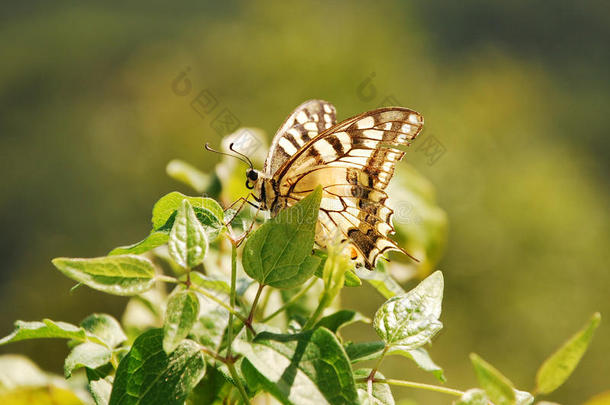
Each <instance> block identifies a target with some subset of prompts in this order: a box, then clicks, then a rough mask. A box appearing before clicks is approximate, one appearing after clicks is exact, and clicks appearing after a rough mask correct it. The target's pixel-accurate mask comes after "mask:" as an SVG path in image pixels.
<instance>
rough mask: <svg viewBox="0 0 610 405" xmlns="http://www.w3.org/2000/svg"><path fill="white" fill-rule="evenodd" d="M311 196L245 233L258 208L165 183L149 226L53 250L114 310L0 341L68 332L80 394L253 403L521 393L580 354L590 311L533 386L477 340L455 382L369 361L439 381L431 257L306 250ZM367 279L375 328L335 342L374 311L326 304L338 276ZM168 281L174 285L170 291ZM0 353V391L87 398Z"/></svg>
mask: <svg viewBox="0 0 610 405" xmlns="http://www.w3.org/2000/svg"><path fill="white" fill-rule="evenodd" d="M224 164H227V162H224ZM171 167H172V173H173V175H174V176H175V177H177V178H180V179H182V180H183V181H185V182H187V183H188V184H191V185H194V184H198V185H199V186H196V187H197V188H198V189H199V191H203V189H205V190H207V191H208V192H209V193H212V194H215V195H216V196H220V195H221V194H222V192H228V191H230V190H229V187H228V186H226V185H227V184H231V182H230V181H226V180H225V184H224V187H222V191H220V190H219V189H218V185H219V183H222V181H221V180H220V179H219V178H214V177H213V176H212V177H210V176H207V175H205V174H203V173H199V172H197V171H196V170H195V169H193V168H192V167H190V166H188V165H185V164H182V163H181V162H172V164H171ZM233 169H235V168H233ZM233 172H235V170H233ZM414 184H415V185H414ZM416 185H417V186H416ZM418 186H419V188H418ZM213 190H215V191H213ZM408 190H409V191H410V192H411V194H412V198H414V200H415V201H420V205H422V206H426V204H428V205H429V207H428V208H427V209H428V211H429V212H436V213H438V211H434V210H435V208H434V207H433V203H432V200H431V199H429V198H428V199H427V198H424V197H422V195H424V194H425V193H423V192H422V191H421V190H422V187H421V183H418V182H417V181H415V182H412V184H411V185H410V187H409V188H408ZM320 198H321V189H319V188H318V189H317V190H315V191H314V192H313V193H311V194H310V195H309V196H308V197H306V198H305V199H304V200H302V201H301V202H300V203H298V204H297V205H295V206H293V207H291V208H288V209H285V210H283V211H281V212H280V213H279V215H278V216H277V217H275V218H273V219H270V220H266V221H264V223H262V224H261V225H260V226H259V227H258V228H257V229H256V230H255V231H253V232H251V233H250V234H248V235H247V236H246V232H245V231H246V230H247V228H248V226H247V225H243V226H241V227H240V226H239V224H247V223H248V221H253V220H255V219H254V218H249V219H248V218H247V216H245V214H239V215H238V216H237V217H236V218H235V219H234V220H233V221H232V222H231V224H227V223H226V222H227V220H228V219H229V218H232V217H234V216H235V215H236V214H237V213H236V212H233V211H231V212H224V211H223V209H222V208H221V206H220V204H219V203H218V202H217V201H216V200H215V199H212V198H203V197H188V196H185V195H183V194H181V193H178V192H173V193H170V194H168V195H166V196H164V197H163V198H161V199H160V200H159V201H158V202H157V203H156V204H155V206H154V208H153V213H152V231H151V233H150V234H149V236H148V237H146V238H145V239H144V240H142V241H141V242H138V243H136V244H133V245H130V246H124V247H119V248H116V249H114V250H112V251H111V252H110V253H109V254H108V255H107V256H104V257H98V258H90V259H80V258H57V259H54V260H53V264H54V265H55V266H56V267H57V269H59V270H60V271H61V272H62V273H64V274H65V275H66V276H68V277H70V278H71V279H73V280H75V281H76V282H78V285H81V284H84V285H86V286H89V287H91V288H93V289H96V290H99V291H103V292H106V293H109V294H115V295H125V296H131V297H133V298H132V299H131V301H130V302H129V304H128V306H127V308H126V312H125V315H124V317H123V321H122V324H121V323H119V322H118V321H117V320H115V319H114V318H113V317H111V316H109V315H106V314H93V315H91V316H89V317H87V318H86V319H85V320H83V321H82V322H81V323H80V325H72V324H68V323H64V322H55V321H51V320H48V319H45V320H43V321H42V322H22V321H18V322H17V323H16V325H15V326H16V328H15V330H14V332H13V333H12V334H10V335H9V336H7V337H5V338H3V339H2V340H0V344H6V343H9V342H15V341H19V340H25V339H35V338H63V339H67V340H68V341H69V347H70V353H69V354H68V356H67V357H66V360H65V364H64V374H65V377H66V378H70V377H71V376H72V375H73V373H81V374H82V373H83V372H84V375H85V376H86V380H87V382H86V385H87V389H88V391H89V393H90V395H91V397H89V400H90V399H91V398H92V399H93V401H95V403H96V404H98V405H102V404H104V405H105V404H110V405H115V404H121V405H122V404H163V405H168V404H182V403H184V402H185V401H186V402H187V403H189V404H214V403H233V402H241V403H250V401H251V399H252V398H253V397H256V396H257V395H269V394H270V395H273V396H274V397H275V398H276V399H277V400H279V401H280V402H281V403H285V404H316V405H317V404H324V403H329V404H357V403H360V404H394V399H393V396H392V392H391V388H390V387H391V386H392V385H395V386H404V387H411V388H415V389H425V390H432V391H437V392H441V393H445V394H448V395H450V396H453V397H455V398H454V399H455V402H454V403H455V404H462V405H466V404H470V405H474V404H487V403H490V402H492V403H494V404H496V405H504V404H519V405H523V404H532V403H533V402H534V395H538V394H548V393H550V392H552V391H553V390H555V389H556V388H557V387H559V386H560V385H561V384H562V383H563V382H564V381H565V380H566V379H567V378H568V377H569V375H570V373H571V372H572V371H573V369H574V368H575V367H576V365H577V363H578V362H579V360H580V358H581V357H582V355H583V354H584V352H585V350H586V348H587V346H588V344H589V342H590V340H591V337H592V335H593V332H594V330H595V328H596V327H597V325H598V323H599V321H600V316H599V314H595V315H594V316H593V318H592V319H591V321H590V322H589V323H588V325H587V326H586V327H585V328H584V329H583V330H582V331H580V332H578V333H577V334H576V335H575V336H574V337H573V338H572V339H570V340H569V341H568V342H567V343H566V344H564V345H563V346H562V347H561V348H560V349H559V350H558V351H556V352H555V354H553V355H552V356H551V357H550V358H549V359H548V360H547V361H546V362H545V363H544V364H543V365H542V366H541V368H540V370H539V371H538V375H537V380H536V388H535V389H534V390H533V393H528V392H524V391H519V390H516V389H515V388H514V386H513V384H512V383H511V382H510V381H509V380H508V379H507V378H506V377H504V376H503V375H502V374H501V373H500V372H499V371H497V370H496V369H495V368H493V367H492V366H491V365H489V364H488V363H487V362H485V361H484V360H482V359H481V358H480V357H479V356H477V355H475V354H473V355H472V356H471V360H472V363H473V366H474V370H475V373H476V375H477V377H478V379H479V382H480V386H481V388H480V389H479V388H474V389H471V390H468V391H466V392H464V391H461V390H457V389H452V388H447V387H445V386H444V385H430V384H423V383H417V382H412V381H404V380H398V379H393V378H386V377H385V376H384V375H382V374H381V372H380V371H379V368H380V365H381V363H382V361H383V359H384V358H385V357H386V356H389V355H399V356H403V357H406V358H407V359H409V360H410V361H413V362H414V363H415V364H417V366H419V367H420V368H422V369H424V370H426V371H429V372H431V373H432V374H433V375H434V376H436V378H437V379H438V380H439V381H440V382H441V383H444V382H445V377H444V375H443V370H442V369H441V368H440V367H439V366H438V365H436V364H435V363H434V362H433V361H432V359H431V357H430V355H429V354H428V352H427V350H426V349H425V348H424V346H425V345H427V344H429V343H430V342H431V340H432V338H433V337H434V335H435V334H436V333H437V332H438V331H439V330H440V329H441V328H442V323H441V322H440V320H439V318H440V315H441V303H442V297H443V276H442V273H441V272H440V271H436V272H434V273H432V274H431V275H429V276H428V277H427V278H425V279H424V280H423V281H422V282H421V283H419V285H417V286H416V287H415V288H413V289H412V290H410V291H404V290H403V289H402V287H401V286H400V285H399V284H398V283H397V282H396V281H395V280H394V279H393V278H392V277H391V275H390V273H389V272H388V271H387V269H386V268H385V267H384V266H383V265H380V266H379V267H378V269H377V270H376V271H375V272H372V273H367V271H366V270H365V271H359V270H356V269H354V268H353V264H352V262H351V261H350V260H349V259H348V258H347V257H346V256H345V255H344V254H343V253H342V249H341V246H331V247H329V249H328V250H327V251H313V252H312V247H313V241H314V234H315V224H316V219H317V213H318V209H319V204H320ZM418 198H419V200H418ZM422 201H423V202H422ZM424 202H426V203H424ZM422 211H425V210H422ZM437 216H438V215H437ZM431 224H432V225H431ZM416 225H417V227H416V228H410V229H409V228H407V229H406V230H405V229H403V233H406V234H409V232H417V234H416V235H414V236H413V238H412V239H415V240H419V241H422V240H429V239H430V238H428V239H427V238H426V236H425V235H426V232H428V234H432V235H437V234H439V232H438V231H435V226H434V221H423V225H422V223H419V224H416ZM437 228H438V226H437ZM413 229H415V231H413ZM399 233H400V229H399ZM441 233H442V232H441ZM399 236H400V235H399ZM244 241H245V242H244ZM242 242H244V243H243V249H241V260H239V256H240V254H239V251H238V248H240V246H241V245H242ZM439 243H440V242H438V241H437V240H435V241H434V242H433V243H431V245H434V246H438V245H439ZM163 246H166V248H162V247H163ZM422 251H424V252H426V258H427V259H428V260H427V261H426V260H424V264H427V265H428V266H430V267H431V266H433V264H431V263H432V262H433V261H431V260H430V257H432V256H433V255H434V254H437V255H438V249H422ZM240 262H241V266H243V270H242V269H239V268H238V267H239V264H240ZM162 269H163V270H164V271H162ZM362 279H365V280H366V281H367V282H369V283H370V284H371V285H373V286H374V287H375V288H376V289H377V290H378V291H379V292H380V293H381V294H382V295H384V297H386V298H387V301H386V302H385V303H384V304H383V305H382V306H381V307H380V308H379V309H378V311H377V312H376V314H375V316H374V319H373V321H372V323H373V326H374V328H375V330H376V331H377V334H378V336H379V339H380V340H379V341H375V342H345V341H344V340H343V339H342V338H341V335H340V329H341V328H342V327H344V326H345V325H348V324H350V323H352V322H371V321H370V320H369V319H368V318H367V317H366V316H364V315H362V314H360V313H357V312H355V311H352V310H349V309H341V308H337V307H336V302H337V297H338V295H339V293H340V291H341V289H342V288H345V287H347V288H349V287H353V288H358V287H359V286H360V285H361V284H362ZM167 285H170V286H173V289H172V291H171V293H170V294H169V295H168V294H166V286H167ZM308 298H309V299H308ZM272 301H273V302H272ZM310 302H314V305H313V306H311V305H310ZM366 360H369V361H373V364H374V365H373V367H372V368H366V367H362V366H361V365H360V363H361V362H363V361H366ZM0 365H2V367H0V369H2V370H11V369H12V370H14V369H17V368H21V369H22V370H23V369H27V370H30V371H31V372H30V373H29V374H28V373H26V377H23V378H21V380H20V379H19V378H14V379H13V380H12V383H11V384H7V383H6V381H7V378H8V377H7V375H8V373H7V374H6V375H4V376H3V374H2V372H0V377H4V378H0V399H4V400H7V399H9V400H11V401H14V402H13V403H19V402H18V401H22V403H26V402H25V401H28V400H29V401H32V398H37V397H38V398H52V399H53V400H55V401H56V402H59V403H81V402H82V401H85V402H86V401H87V400H88V398H87V397H86V396H85V395H83V393H82V392H81V393H80V398H79V397H77V396H75V395H74V394H72V391H70V390H67V389H63V388H61V386H59V387H57V385H53V384H51V386H53V387H56V388H55V390H48V389H47V390H42V391H41V390H40V389H39V388H28V387H29V386H32V385H34V386H36V384H34V383H33V381H32V379H33V378H35V377H32V376H36V375H37V374H36V373H37V372H36V370H35V368H33V365H32V364H30V363H28V362H26V361H25V360H23V359H19V358H15V357H5V358H1V359H0ZM36 378H37V377H36ZM28 379H29V380H28ZM9 380H10V378H9ZM42 400H43V399H41V400H40V401H42ZM34 401H36V400H34ZM9 403H11V402H10V401H9ZM30 403H31V402H30ZM34 403H36V402H34ZM41 403H42V402H41Z"/></svg>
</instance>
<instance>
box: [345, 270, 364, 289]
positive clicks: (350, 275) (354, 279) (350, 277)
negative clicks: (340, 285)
mask: <svg viewBox="0 0 610 405" xmlns="http://www.w3.org/2000/svg"><path fill="white" fill-rule="evenodd" d="M361 285H362V280H360V278H359V277H358V276H357V275H356V273H354V272H353V271H352V270H348V271H346V272H345V286H346V287H360V286H361Z"/></svg>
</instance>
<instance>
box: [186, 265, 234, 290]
mask: <svg viewBox="0 0 610 405" xmlns="http://www.w3.org/2000/svg"><path fill="white" fill-rule="evenodd" d="M189 277H190V279H191V283H193V284H194V285H196V286H199V287H203V288H204V289H206V290H213V291H218V292H221V293H225V294H229V293H230V292H231V286H229V284H228V283H227V282H226V281H225V280H221V279H219V278H214V277H210V276H204V275H203V274H201V273H199V272H198V271H191V272H190V273H189ZM180 280H183V281H184V280H186V275H184V276H182V277H181V278H180Z"/></svg>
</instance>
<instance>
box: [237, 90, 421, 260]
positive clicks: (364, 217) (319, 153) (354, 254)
mask: <svg viewBox="0 0 610 405" xmlns="http://www.w3.org/2000/svg"><path fill="white" fill-rule="evenodd" d="M423 123H424V120H423V117H422V116H421V115H420V114H419V113H417V112H415V111H413V110H410V109H407V108H403V107H385V108H378V109H376V110H372V111H368V112H365V113H362V114H360V115H357V116H355V117H352V118H348V119H346V120H344V121H342V122H340V123H337V120H336V110H335V107H334V106H333V105H332V104H330V103H328V102H326V101H323V100H309V101H306V102H304V103H303V104H301V105H300V106H298V107H297V108H296V110H294V112H293V113H292V114H291V115H290V116H289V117H288V119H286V121H285V122H284V124H283V125H282V126H281V127H280V129H279V130H278V132H277V133H276V135H275V137H274V138H273V141H272V143H271V147H270V150H269V154H268V155H267V159H266V160H265V164H264V167H263V170H262V171H259V170H255V169H254V168H253V167H250V168H249V169H248V170H247V171H246V178H247V180H246V187H248V188H249V189H251V190H253V193H252V196H253V198H254V199H255V200H256V201H257V202H258V203H259V204H260V209H262V210H269V211H270V212H271V215H272V216H274V215H276V214H277V213H278V212H279V211H280V210H282V209H283V208H285V207H289V206H292V205H294V204H296V203H297V202H298V201H300V200H301V199H303V198H304V197H305V196H307V195H308V194H309V193H310V192H312V191H313V190H314V189H315V188H316V187H317V186H318V185H320V186H321V187H322V200H321V203H320V211H319V215H318V223H317V225H316V237H315V241H316V244H317V245H318V246H320V247H322V248H324V247H326V246H328V244H329V243H332V242H333V241H335V240H336V239H337V238H338V239H339V240H340V242H342V243H345V244H346V246H347V247H348V248H351V249H350V250H351V251H350V255H351V258H352V259H354V260H355V261H356V263H357V264H358V265H364V266H365V267H366V268H368V269H370V270H372V269H374V268H375V265H376V264H377V260H378V259H379V257H383V256H382V255H383V254H384V253H386V252H388V251H391V250H395V251H400V252H403V253H405V254H407V255H408V256H409V257H411V258H413V257H412V256H411V255H409V254H408V253H407V252H406V251H405V250H404V249H402V248H401V247H400V246H398V244H397V243H396V242H395V241H393V240H392V239H390V238H389V235H390V234H393V233H394V227H393V225H392V214H393V211H392V209H390V208H389V207H388V206H387V205H386V200H387V198H388V195H387V193H386V192H385V191H384V190H385V189H386V187H387V185H388V183H389V181H390V179H391V178H392V176H393V174H394V167H395V166H396V163H397V162H398V161H400V160H401V159H402V157H403V156H404V154H405V152H403V151H401V150H399V149H396V148H393V146H398V145H410V143H411V141H413V140H414V139H415V138H416V137H417V135H418V134H419V133H420V131H421V129H422V126H423ZM413 259H415V258H413ZM415 260H417V259H415Z"/></svg>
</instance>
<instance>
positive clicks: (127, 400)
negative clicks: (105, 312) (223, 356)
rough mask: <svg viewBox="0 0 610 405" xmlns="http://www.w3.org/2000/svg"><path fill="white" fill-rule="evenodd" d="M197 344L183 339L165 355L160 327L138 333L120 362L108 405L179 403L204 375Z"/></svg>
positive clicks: (182, 401) (180, 403)
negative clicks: (174, 348)
mask: <svg viewBox="0 0 610 405" xmlns="http://www.w3.org/2000/svg"><path fill="white" fill-rule="evenodd" d="M205 365H206V363H205V359H204V357H203V354H202V353H201V350H200V348H199V345H197V344H196V343H195V342H193V341H189V340H184V341H183V342H182V343H180V345H178V347H177V348H176V350H174V351H173V352H172V353H171V354H170V355H167V354H166V353H165V351H164V350H163V330H162V329H152V330H150V331H148V332H146V333H144V334H142V335H140V336H139V337H138V338H137V339H136V340H135V342H134V343H133V346H132V347H131V350H130V351H129V353H128V354H127V356H125V357H124V358H123V360H121V362H120V363H119V368H118V369H117V371H116V377H115V380H114V386H113V388H112V394H111V395H110V403H109V405H132V404H133V405H135V404H147V405H182V404H183V403H184V401H185V399H186V397H187V396H188V394H189V393H190V392H191V390H192V389H193V388H194V387H195V386H196V385H197V384H198V383H199V381H200V380H201V379H202V378H203V375H204V374H205Z"/></svg>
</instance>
